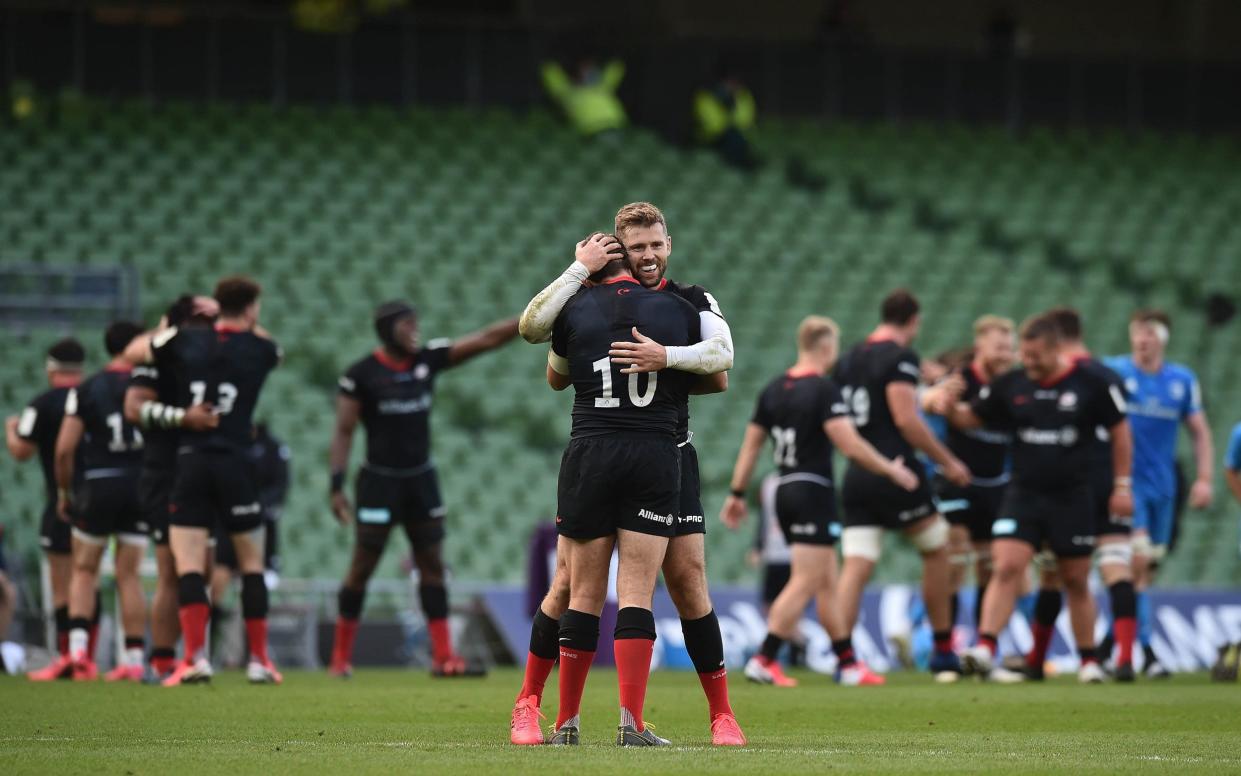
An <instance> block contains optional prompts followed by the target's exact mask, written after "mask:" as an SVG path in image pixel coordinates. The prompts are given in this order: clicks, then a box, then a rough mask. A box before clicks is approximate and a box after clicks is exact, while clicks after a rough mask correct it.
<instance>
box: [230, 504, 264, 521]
mask: <svg viewBox="0 0 1241 776" xmlns="http://www.w3.org/2000/svg"><path fill="white" fill-rule="evenodd" d="M230 511H231V512H232V513H233V515H234V516H236V517H240V516H242V515H257V514H258V513H260V512H262V511H263V506H262V505H261V504H259V502H257V501H255V502H254V503H253V504H238V505H237V506H235V507H233V508H232V509H231V510H230Z"/></svg>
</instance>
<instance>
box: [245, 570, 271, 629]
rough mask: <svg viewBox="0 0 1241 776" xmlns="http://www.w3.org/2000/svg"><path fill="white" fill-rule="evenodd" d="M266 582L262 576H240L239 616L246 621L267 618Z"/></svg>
mask: <svg viewBox="0 0 1241 776" xmlns="http://www.w3.org/2000/svg"><path fill="white" fill-rule="evenodd" d="M267 609H268V603H267V580H265V579H263V575H262V574H243V575H242V576H241V616H242V617H244V618H246V619H247V620H261V619H263V618H265V617H267Z"/></svg>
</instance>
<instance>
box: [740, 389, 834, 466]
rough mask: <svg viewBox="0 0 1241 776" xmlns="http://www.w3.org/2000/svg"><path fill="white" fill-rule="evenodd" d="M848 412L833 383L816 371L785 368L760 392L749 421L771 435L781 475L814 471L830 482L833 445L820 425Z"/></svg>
mask: <svg viewBox="0 0 1241 776" xmlns="http://www.w3.org/2000/svg"><path fill="white" fill-rule="evenodd" d="M848 415H849V407H848V405H847V404H845V400H844V396H842V395H841V393H840V389H839V388H838V387H837V386H836V384H835V383H834V382H832V381H831V380H829V379H828V378H826V377H823V376H822V375H819V374H817V373H794V372H792V371H788V372H785V373H784V374H782V375H780V376H779V377H777V378H776V379H774V380H772V381H771V382H770V383H768V384H767V387H766V388H764V389H763V392H762V393H761V394H759V397H758V405H757V406H756V407H755V408H754V417H753V418H751V422H752V423H755V424H757V425H759V426H762V427H763V428H764V429H766V430H767V433H768V434H770V435H771V441H772V443H773V444H774V445H775V449H774V455H775V460H776V466H778V467H780V474H781V475H789V474H797V473H800V474H813V475H817V476H819V477H822V478H824V479H825V480H827V484H830V483H831V481H832V450H833V448H832V441H831V439H829V438H828V436H827V432H826V431H825V430H824V428H823V424H825V423H827V422H828V421H829V420H831V419H832V418H842V417H848Z"/></svg>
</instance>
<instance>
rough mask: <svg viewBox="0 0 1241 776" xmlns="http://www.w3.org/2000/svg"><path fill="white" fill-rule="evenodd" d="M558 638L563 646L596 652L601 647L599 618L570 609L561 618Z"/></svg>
mask: <svg viewBox="0 0 1241 776" xmlns="http://www.w3.org/2000/svg"><path fill="white" fill-rule="evenodd" d="M558 640H559V642H560V646H561V647H564V648H568V649H573V650H580V651H582V652H594V651H595V650H597V649H598V648H599V618H598V617H596V616H595V615H593V614H587V613H586V612H579V611H576V610H574V609H569V610H568V611H566V612H565V613H564V616H563V617H561V618H560V630H559V638H558Z"/></svg>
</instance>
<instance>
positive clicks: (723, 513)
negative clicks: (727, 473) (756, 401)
mask: <svg viewBox="0 0 1241 776" xmlns="http://www.w3.org/2000/svg"><path fill="white" fill-rule="evenodd" d="M766 441H767V429H765V428H763V427H762V426H760V425H758V424H757V423H750V424H748V425H746V427H745V437H743V438H742V440H741V450H740V451H739V452H738V453H737V463H736V464H734V465H733V476H732V479H731V480H730V481H729V482H730V483H731V484H730V485H729V488H728V490H729V492H728V498H727V499H725V501H724V506H723V508H721V509H720V522H722V523H723V524H724V525H726V526H728V527H729V528H732V529H736V528H737V527H738V526H740V525H741V523H742V521H744V520H745V518H746V515H747V514H749V507H748V506H747V505H746V501H745V491H746V489H747V488H748V487H750V478H751V477H752V476H753V475H754V465H755V464H756V463H757V462H758V454H759V453H760V452H761V451H762V449H763V444H764V443H765V442H766Z"/></svg>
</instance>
